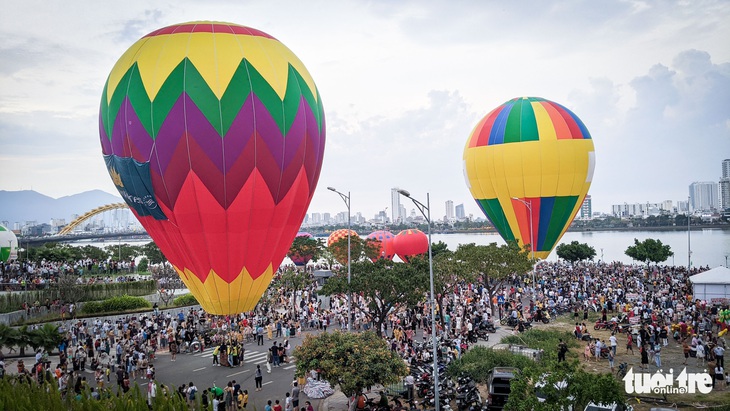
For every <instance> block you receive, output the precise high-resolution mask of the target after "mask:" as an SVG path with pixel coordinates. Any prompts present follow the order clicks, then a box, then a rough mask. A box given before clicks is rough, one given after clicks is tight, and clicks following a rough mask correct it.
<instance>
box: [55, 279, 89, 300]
mask: <svg viewBox="0 0 730 411" xmlns="http://www.w3.org/2000/svg"><path fill="white" fill-rule="evenodd" d="M56 285H57V287H58V294H59V296H60V297H61V301H64V302H67V303H73V304H75V305H77V306H78V302H79V301H81V300H83V298H84V296H85V295H86V287H84V285H83V284H81V283H79V276H77V275H75V274H61V275H59V276H58V280H57V282H56Z"/></svg>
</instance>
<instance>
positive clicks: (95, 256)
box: [79, 245, 109, 260]
mask: <svg viewBox="0 0 730 411" xmlns="http://www.w3.org/2000/svg"><path fill="white" fill-rule="evenodd" d="M79 250H80V251H81V258H84V259H86V258H89V259H92V260H106V259H107V258H109V254H108V253H107V252H106V251H104V250H102V249H101V248H99V247H96V246H93V245H85V246H83V247H79Z"/></svg>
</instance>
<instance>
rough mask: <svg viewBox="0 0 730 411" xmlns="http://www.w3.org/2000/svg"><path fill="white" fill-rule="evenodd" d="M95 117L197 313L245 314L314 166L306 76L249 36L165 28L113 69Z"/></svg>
mask: <svg viewBox="0 0 730 411" xmlns="http://www.w3.org/2000/svg"><path fill="white" fill-rule="evenodd" d="M99 117H100V121H99V123H100V127H99V128H100V135H101V146H102V151H103V153H104V160H105V162H106V165H107V168H108V170H109V174H110V175H111V177H112V180H113V181H114V184H115V185H116V186H117V189H118V190H119V192H120V194H121V195H122V197H123V198H124V199H125V201H126V202H127V204H129V206H130V208H131V209H132V211H133V212H134V214H135V215H136V216H137V218H138V219H139V221H140V222H141V223H142V225H143V226H144V227H145V229H146V230H147V232H148V233H149V235H150V236H151V237H152V239H153V240H154V241H155V243H156V244H157V245H158V246H159V248H160V250H161V251H162V252H163V253H164V255H165V256H166V257H167V259H168V260H169V261H170V263H172V265H173V266H174V267H175V270H176V271H177V272H178V274H179V275H180V277H181V278H182V280H183V282H184V283H185V285H186V286H187V287H188V288H189V289H190V291H191V292H192V293H193V295H194V296H195V297H196V298H197V299H198V301H199V302H200V304H201V305H202V306H203V308H204V309H205V310H206V311H207V312H209V313H213V314H233V313H239V312H243V311H247V310H251V309H253V307H254V306H255V305H256V303H257V301H258V300H259V299H260V297H261V295H262V294H263V292H264V291H265V290H266V288H267V287H268V285H269V282H270V281H271V278H272V276H273V273H274V272H275V271H276V269H277V268H278V267H279V264H280V263H281V261H282V259H283V258H284V256H285V255H286V252H287V250H288V248H289V246H290V245H291V243H292V240H293V239H294V236H295V235H296V233H297V230H298V229H299V226H300V224H301V222H302V219H303V218H304V215H305V213H306V210H307V207H308V206H309V203H310V201H311V199H312V195H313V194H314V190H315V188H316V186H317V180H318V178H319V172H320V168H321V166H322V156H323V153H324V144H325V121H324V109H323V107H322V100H321V99H320V96H319V92H318V91H317V88H316V86H315V84H314V81H313V79H312V77H311V76H310V74H309V72H307V69H306V68H305V67H304V65H303V64H302V62H301V61H300V60H299V59H298V58H297V57H296V56H295V55H294V53H292V52H291V51H290V50H289V49H288V48H287V47H286V46H284V45H283V44H282V43H281V42H279V41H278V40H276V39H275V38H273V37H271V36H270V35H268V34H266V33H264V32H262V31H259V30H256V29H253V28H249V27H243V26H238V25H234V24H229V23H219V22H191V23H183V24H178V25H173V26H169V27H165V28H162V29H159V30H157V31H154V32H152V33H150V34H148V35H146V36H144V37H143V38H142V39H140V40H139V41H137V42H136V43H135V44H134V45H132V47H130V48H129V50H127V51H126V52H125V53H124V55H122V57H121V58H120V59H119V61H118V62H117V63H116V65H115V66H114V68H113V69H112V71H111V73H110V74H109V78H108V79H107V82H106V84H105V86H104V90H103V94H102V99H101V110H100V116H99Z"/></svg>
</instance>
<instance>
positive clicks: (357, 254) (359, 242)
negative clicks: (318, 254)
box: [327, 235, 380, 265]
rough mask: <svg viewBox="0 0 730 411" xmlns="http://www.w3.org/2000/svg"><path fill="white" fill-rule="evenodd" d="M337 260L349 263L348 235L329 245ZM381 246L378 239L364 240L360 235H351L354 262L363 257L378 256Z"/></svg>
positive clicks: (351, 255)
mask: <svg viewBox="0 0 730 411" xmlns="http://www.w3.org/2000/svg"><path fill="white" fill-rule="evenodd" d="M327 248H328V249H329V250H330V252H331V253H332V255H333V256H334V258H335V260H337V261H338V262H339V263H340V264H342V265H346V264H347V237H342V238H340V239H339V240H337V241H335V242H334V243H332V244H330V245H329V246H328V247H327ZM379 250H380V246H379V244H378V243H377V240H372V239H368V240H363V239H362V238H360V237H359V236H356V235H355V236H350V258H351V260H352V262H353V263H355V262H358V261H360V260H362V259H365V258H367V259H374V258H376V257H377V256H378V251H379Z"/></svg>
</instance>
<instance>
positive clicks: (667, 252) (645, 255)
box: [625, 238, 674, 266]
mask: <svg viewBox="0 0 730 411" xmlns="http://www.w3.org/2000/svg"><path fill="white" fill-rule="evenodd" d="M625 254H626V255H627V256H629V257H631V258H633V259H634V260H636V261H642V262H645V263H646V265H647V266H649V265H650V264H651V263H655V264H658V263H661V262H663V261H666V260H667V258H669V257H671V256H673V255H674V252H673V251H672V248H671V247H670V246H669V245H668V244H662V242H661V240H654V239H653V238H647V239H646V240H644V241H639V240H637V239H636V238H634V245H632V246H629V247H628V248H627V249H626V251H625Z"/></svg>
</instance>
